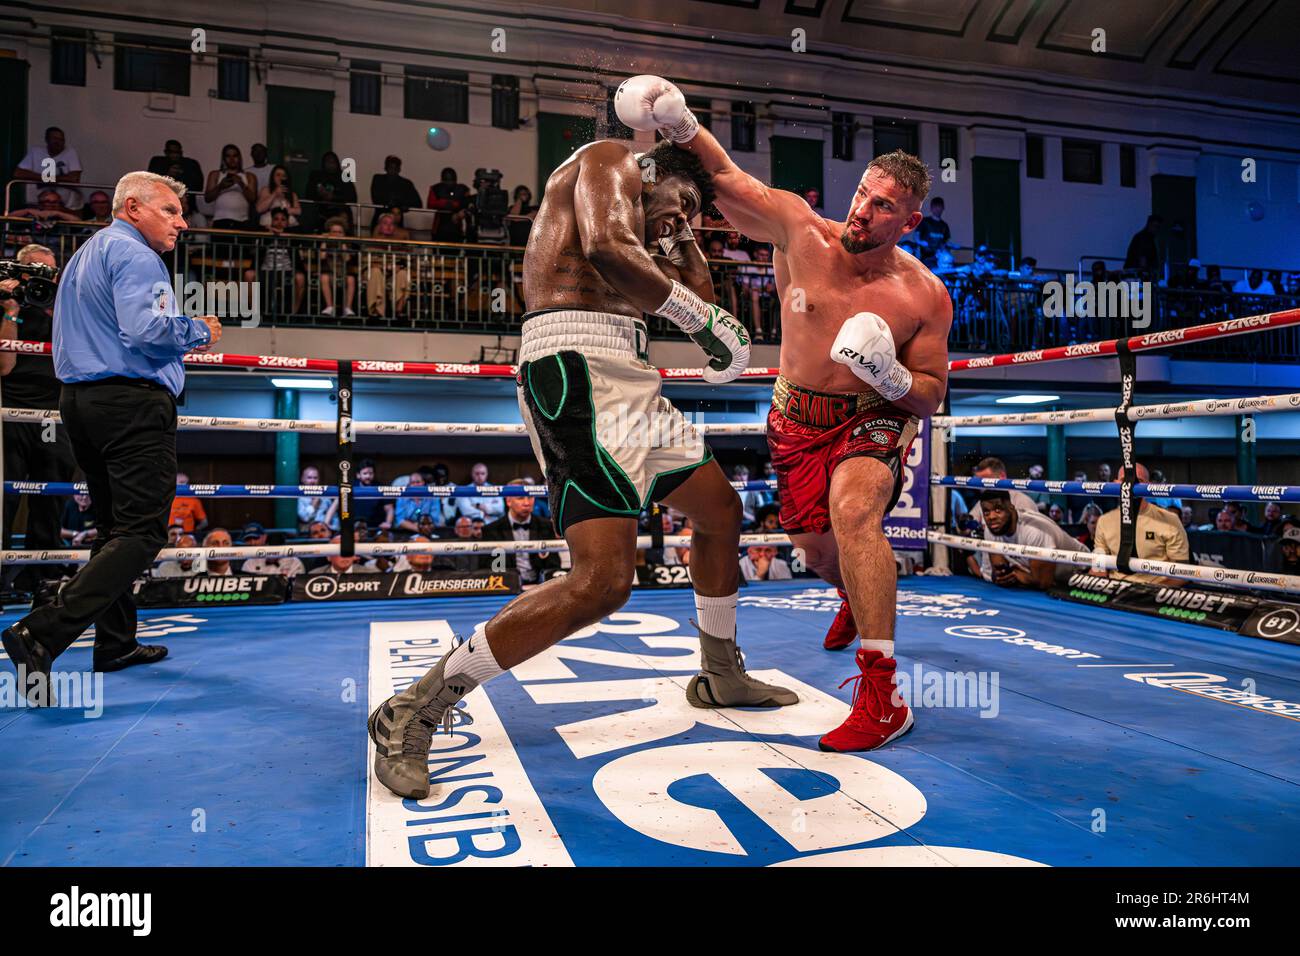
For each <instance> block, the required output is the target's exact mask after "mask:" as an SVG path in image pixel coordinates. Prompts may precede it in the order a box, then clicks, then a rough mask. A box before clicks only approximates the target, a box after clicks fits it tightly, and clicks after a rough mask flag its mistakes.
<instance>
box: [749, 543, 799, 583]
mask: <svg viewBox="0 0 1300 956" xmlns="http://www.w3.org/2000/svg"><path fill="white" fill-rule="evenodd" d="M740 573H741V574H743V575H744V576H745V580H746V581H789V580H791V579H792V578H793V577H794V575H793V574H791V573H790V565H789V564H787V563H786V562H785V561H782V560H781V559H780V558H778V557H777V556H776V547H775V545H770V544H755V545H750V547H749V548H748V549H747V550H746V551H745V556H744V557H743V558H741V559H740Z"/></svg>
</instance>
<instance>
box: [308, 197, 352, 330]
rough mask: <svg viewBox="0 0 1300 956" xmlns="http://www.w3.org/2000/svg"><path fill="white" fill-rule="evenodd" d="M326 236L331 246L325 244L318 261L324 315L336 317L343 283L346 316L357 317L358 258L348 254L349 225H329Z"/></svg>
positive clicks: (333, 221) (334, 222)
mask: <svg viewBox="0 0 1300 956" xmlns="http://www.w3.org/2000/svg"><path fill="white" fill-rule="evenodd" d="M325 235H327V236H329V237H330V240H331V241H330V242H322V243H321V245H320V253H319V258H318V260H317V262H318V267H319V274H320V294H321V298H322V299H323V300H324V302H325V307H324V308H323V309H321V312H320V314H321V315H333V314H334V299H335V296H336V295H337V294H338V283H339V282H340V281H342V283H343V315H345V316H350V315H356V312H354V311H353V310H352V303H353V302H354V301H356V296H357V257H356V256H355V255H353V254H352V253H351V252H349V251H348V249H349V247H348V244H347V243H346V242H345V241H344V240H346V239H347V235H348V234H347V224H346V223H345V222H344V221H343V219H341V218H335V219H331V220H329V222H327V223H325Z"/></svg>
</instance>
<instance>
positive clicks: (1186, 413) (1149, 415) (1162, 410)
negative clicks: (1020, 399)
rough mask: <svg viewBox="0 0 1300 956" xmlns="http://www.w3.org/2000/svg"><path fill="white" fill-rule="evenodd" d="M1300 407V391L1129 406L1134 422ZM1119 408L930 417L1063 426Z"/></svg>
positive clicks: (1107, 417) (1105, 417)
mask: <svg viewBox="0 0 1300 956" xmlns="http://www.w3.org/2000/svg"><path fill="white" fill-rule="evenodd" d="M1296 410H1300V392H1287V393H1285V394H1282V395H1259V396H1256V397H1253V398H1229V399H1223V398H1207V399H1203V400H1200V401H1193V402H1176V403H1168V402H1167V403H1165V404H1163V405H1134V406H1132V407H1130V408H1129V409H1128V413H1127V414H1128V418H1129V420H1130V421H1143V420H1146V419H1154V418H1201V417H1208V416H1212V415H1254V414H1259V413H1263V412H1285V411H1296ZM1118 411H1119V408H1118V407H1112V408H1072V409H1064V410H1060V411H1052V412H1009V413H1006V414H1001V413H999V414H994V415H935V416H934V417H932V418H931V419H930V421H931V422H932V423H933V424H934V426H935V427H936V428H951V427H954V426H959V425H1060V424H1066V423H1074V422H1113V421H1114V420H1115V413H1116V412H1118Z"/></svg>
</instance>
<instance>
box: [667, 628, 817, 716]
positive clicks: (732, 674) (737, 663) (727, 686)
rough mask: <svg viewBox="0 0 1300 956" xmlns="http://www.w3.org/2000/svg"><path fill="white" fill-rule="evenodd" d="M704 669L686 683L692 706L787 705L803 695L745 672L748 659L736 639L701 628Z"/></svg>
mask: <svg viewBox="0 0 1300 956" xmlns="http://www.w3.org/2000/svg"><path fill="white" fill-rule="evenodd" d="M700 658H701V661H702V666H701V668H700V673H698V674H696V675H695V676H694V677H692V678H691V682H690V683H689V684H687V685H686V700H687V701H688V702H689V703H690V705H691V706H692V707H786V706H788V705H790V704H797V703H799V695H798V694H796V693H795V692H794V691H792V690H787V689H786V688H784V687H777V686H776V685H775V684H764V683H763V682H762V681H757V680H755V679H754V678H752V677H750V676H749V675H748V674H746V673H745V659H744V657H742V656H741V653H740V648H739V647H737V646H736V642H735V641H728V640H724V639H722V638H720V637H713V636H712V635H710V634H705V633H704V632H703V631H700Z"/></svg>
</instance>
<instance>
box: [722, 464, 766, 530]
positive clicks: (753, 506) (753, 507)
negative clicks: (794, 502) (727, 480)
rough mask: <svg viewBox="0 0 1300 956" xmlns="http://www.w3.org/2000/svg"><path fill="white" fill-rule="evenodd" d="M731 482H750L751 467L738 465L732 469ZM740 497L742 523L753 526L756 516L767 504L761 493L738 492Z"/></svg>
mask: <svg viewBox="0 0 1300 956" xmlns="http://www.w3.org/2000/svg"><path fill="white" fill-rule="evenodd" d="M731 480H732V481H737V482H747V481H749V466H748V465H736V466H735V467H734V468H732V469H731ZM736 494H738V495H739V496H740V511H741V521H742V523H743V524H745V525H752V524H753V523H754V521H755V515H756V514H758V509H759V508H761V507H763V505H764V504H766V502H764V500H763V492H761V491H737V492H736Z"/></svg>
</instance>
